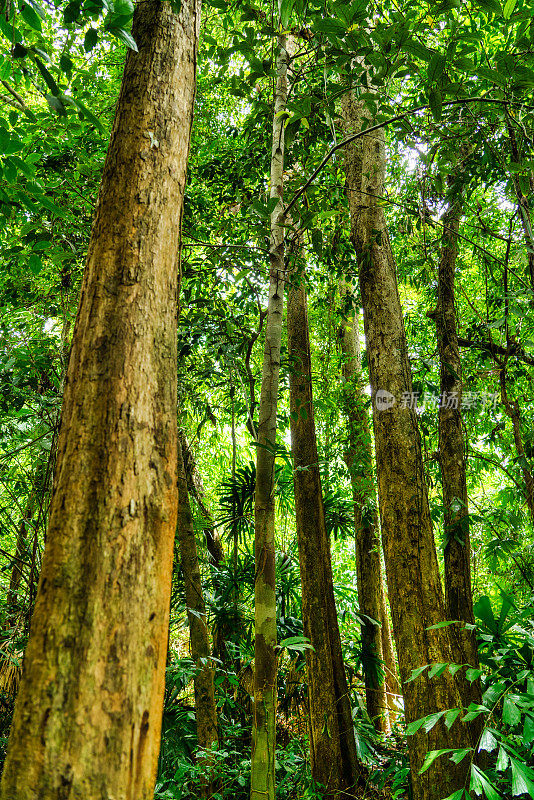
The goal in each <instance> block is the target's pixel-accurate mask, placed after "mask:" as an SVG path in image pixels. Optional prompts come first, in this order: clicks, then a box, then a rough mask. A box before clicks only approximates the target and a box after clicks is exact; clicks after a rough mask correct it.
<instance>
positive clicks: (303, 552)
mask: <svg viewBox="0 0 534 800" xmlns="http://www.w3.org/2000/svg"><path fill="white" fill-rule="evenodd" d="M287 330H288V353H289V359H290V363H291V368H290V390H291V405H290V408H291V450H292V455H293V468H294V483H295V511H296V527H297V538H298V548H299V562H300V579H301V584H302V619H303V622H304V633H305V635H306V636H307V637H308V638H309V640H310V643H311V645H312V647H313V649H312V650H307V651H306V664H307V678H308V697H309V711H310V721H309V729H310V755H311V768H312V775H313V777H314V778H315V780H316V781H318V782H319V783H321V784H323V785H324V786H325V787H326V795H325V796H326V797H329V798H334V797H338V796H339V793H340V792H341V793H349V794H350V793H353V792H354V789H355V787H356V786H357V785H358V781H359V779H360V780H362V779H361V771H360V769H359V765H358V761H357V751H356V743H355V739H354V728H353V723H352V710H351V704H350V697H349V689H348V684H347V678H346V674H345V666H344V664H343V656H342V651H341V638H340V634H339V627H338V620H337V613H336V605H335V600H334V589H333V579H332V565H331V558H330V541H329V538H328V534H327V532H326V525H325V518H324V507H323V495H322V488H321V477H320V473H319V464H318V453H317V439H316V434H315V420H314V414H313V399H312V379H311V354H310V340H309V331H308V313H307V301H306V289H305V282H304V275H301V276H296V277H295V278H294V283H293V285H292V288H291V291H290V292H289V297H288V310H287ZM362 783H363V780H362Z"/></svg>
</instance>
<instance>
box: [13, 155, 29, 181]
mask: <svg viewBox="0 0 534 800" xmlns="http://www.w3.org/2000/svg"><path fill="white" fill-rule="evenodd" d="M9 161H11V163H12V164H14V165H15V167H16V168H17V169H18V171H19V172H22V174H23V175H25V176H26V177H27V178H33V177H34V175H35V169H34V168H33V167H32V165H31V164H27V163H26V161H23V160H22V158H19V157H18V156H11V157H10V159H9Z"/></svg>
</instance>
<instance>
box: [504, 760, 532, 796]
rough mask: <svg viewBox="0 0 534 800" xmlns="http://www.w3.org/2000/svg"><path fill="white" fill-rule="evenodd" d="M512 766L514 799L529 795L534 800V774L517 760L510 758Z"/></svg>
mask: <svg viewBox="0 0 534 800" xmlns="http://www.w3.org/2000/svg"><path fill="white" fill-rule="evenodd" d="M510 761H511V764H512V797H517V796H518V795H520V794H528V795H529V796H530V797H533V798H534V772H533V771H532V770H531V769H530V768H529V767H528V766H527V765H526V764H522V763H521V762H520V761H516V759H515V758H510Z"/></svg>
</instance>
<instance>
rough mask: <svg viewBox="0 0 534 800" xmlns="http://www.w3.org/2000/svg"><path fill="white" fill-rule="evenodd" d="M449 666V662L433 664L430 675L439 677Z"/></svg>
mask: <svg viewBox="0 0 534 800" xmlns="http://www.w3.org/2000/svg"><path fill="white" fill-rule="evenodd" d="M448 666H449V665H448V664H433V665H432V668H431V670H430V672H429V673H428V677H429V678H435V677H438V678H439V676H440V675H443V673H444V672H445V670H446V669H447V667H448Z"/></svg>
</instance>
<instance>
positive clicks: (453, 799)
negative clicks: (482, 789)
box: [445, 789, 469, 800]
mask: <svg viewBox="0 0 534 800" xmlns="http://www.w3.org/2000/svg"><path fill="white" fill-rule="evenodd" d="M463 794H464V790H463V789H458V790H457V791H456V792H453V793H452V794H450V795H449V796H448V797H446V798H445V800H462V795H463ZM465 796H466V798H468V800H469V795H468V794H467V792H466V793H465Z"/></svg>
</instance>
